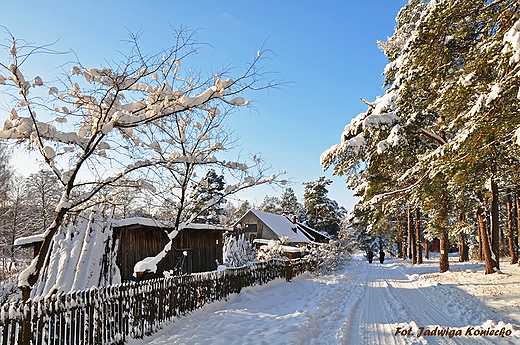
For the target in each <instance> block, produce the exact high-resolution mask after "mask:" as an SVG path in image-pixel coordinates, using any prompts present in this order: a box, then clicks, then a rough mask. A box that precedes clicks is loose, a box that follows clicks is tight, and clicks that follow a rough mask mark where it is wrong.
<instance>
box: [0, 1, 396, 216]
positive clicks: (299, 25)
mask: <svg viewBox="0 0 520 345" xmlns="http://www.w3.org/2000/svg"><path fill="white" fill-rule="evenodd" d="M405 3H406V2H405V1H403V0H378V1H376V0H365V1H153V2H144V1H88V2H80V1H68V2H65V1H10V2H7V3H5V4H2V12H3V13H4V14H9V15H4V16H3V18H2V23H1V24H2V25H4V26H5V27H7V28H8V29H9V30H10V31H11V33H12V34H13V35H14V36H15V37H17V38H23V39H25V40H27V41H29V42H34V43H37V44H46V43H50V42H54V41H55V40H57V39H59V41H58V42H57V43H56V45H55V48H56V49H58V50H62V51H64V50H67V49H69V48H70V49H72V50H74V52H75V53H76V54H77V56H78V57H79V59H80V61H81V62H82V64H83V65H85V66H90V67H99V66H101V65H103V64H104V62H105V61H113V60H117V61H118V60H119V59H120V56H121V55H120V53H119V52H125V51H127V46H126V44H125V42H124V40H126V39H127V38H128V32H134V33H135V32H137V31H139V30H141V31H142V32H143V34H142V40H141V42H142V47H143V50H145V51H146V52H150V53H152V52H158V51H159V50H160V48H162V47H167V46H169V45H171V43H172V42H173V41H172V35H171V34H172V31H171V29H170V26H173V27H176V28H178V27H180V26H188V27H190V28H193V29H200V30H199V32H198V35H197V37H198V40H199V41H200V42H204V43H208V44H209V45H211V46H209V45H208V46H207V47H204V48H203V49H202V51H201V52H200V53H199V54H198V55H197V56H196V57H195V58H194V59H192V62H191V63H192V64H193V66H194V67H196V68H197V69H200V70H203V71H206V72H210V71H211V70H214V71H215V70H220V69H222V67H224V66H228V65H231V66H233V67H234V69H233V71H234V72H235V74H239V73H240V72H241V71H243V70H244V68H245V65H246V63H248V62H250V61H252V59H253V58H254V56H255V54H256V52H257V51H258V50H259V49H260V48H261V46H262V45H263V44H264V43H265V48H267V49H270V50H271V51H272V52H273V54H271V55H270V59H267V60H264V63H263V65H262V66H263V69H264V71H266V72H273V73H272V74H270V76H272V78H274V79H278V80H283V81H285V82H286V84H285V86H283V87H281V88H279V89H274V90H270V91H269V92H267V91H260V92H255V93H248V94H246V95H245V96H246V97H245V98H247V99H250V100H251V101H252V105H253V107H254V109H244V110H241V111H240V112H239V113H236V114H234V115H233V116H232V118H231V119H230V121H229V122H228V124H229V125H230V127H232V128H233V130H234V131H235V134H236V135H237V136H239V137H240V141H239V142H240V147H239V149H240V150H241V151H242V154H247V153H258V152H261V153H262V155H263V156H264V157H265V159H266V160H267V162H269V163H270V164H271V165H272V166H273V172H276V171H281V170H284V169H286V170H287V172H288V174H287V176H288V177H290V178H291V180H292V181H293V182H294V184H293V185H292V186H291V187H293V189H294V190H295V192H296V195H297V196H298V198H299V200H300V201H301V199H302V195H303V187H302V185H301V183H302V182H307V181H313V180H315V179H317V178H318V177H319V176H324V175H325V176H327V177H328V178H331V179H332V180H333V181H334V183H333V184H332V185H330V186H329V197H330V198H332V199H335V200H336V201H338V203H339V204H340V205H343V206H345V207H346V208H347V209H350V207H351V206H352V205H353V204H354V203H355V200H354V199H353V198H352V192H351V191H349V190H347V189H346V187H345V183H344V180H343V178H341V177H332V174H331V172H330V171H328V172H325V173H324V172H323V171H322V167H321V165H320V163H319V157H320V154H321V153H322V152H323V151H325V150H326V149H328V148H329V147H330V146H331V145H333V144H336V143H338V142H339V141H340V134H341V132H342V131H343V128H344V126H345V125H346V124H347V123H349V122H350V120H351V119H352V118H353V117H354V116H356V115H357V114H359V113H361V112H364V111H365V110H366V106H365V105H364V104H363V103H362V102H361V101H360V100H359V98H360V97H363V98H364V99H367V100H373V99H375V97H376V96H377V95H379V94H380V93H381V92H382V89H381V86H382V83H383V77H382V76H381V72H382V71H383V68H384V66H385V65H386V61H387V60H386V58H385V56H384V54H383V53H382V52H381V51H380V50H379V49H378V48H377V43H376V40H385V39H386V38H387V37H388V36H391V35H392V33H393V28H394V26H395V24H396V23H395V17H396V15H397V13H398V11H399V9H400V8H401V7H402V6H404V5H405ZM72 58H73V57H72V56H71V57H70V59H72ZM56 59H58V57H56ZM59 61H60V62H61V63H63V62H66V61H67V59H66V58H65V57H59ZM45 66H48V67H49V68H48V71H47V73H48V74H49V76H52V75H53V76H55V75H56V73H59V70H58V69H54V68H55V67H58V63H53V61H51V60H50V59H49V60H47V61H45ZM185 67H186V66H185ZM39 74H40V75H42V72H41V70H39ZM42 77H44V76H43V75H42ZM44 80H45V78H44ZM6 117H7V113H4V115H1V117H0V118H6ZM2 121H3V120H2ZM16 160H17V161H18V164H16V163H17V162H14V163H15V164H16V165H17V166H18V169H19V170H20V171H21V172H22V173H24V172H25V173H27V172H31V171H29V170H30V168H28V165H26V164H25V163H21V162H25V161H24V160H23V159H22V157H21V156H20V155H18V156H17V158H16ZM266 194H269V195H271V196H278V195H280V194H281V190H276V189H272V188H270V187H260V188H258V189H256V190H249V191H248V192H247V193H243V194H241V195H240V197H242V198H249V199H250V201H252V202H255V201H256V202H257V203H260V202H261V201H262V199H263V198H264V196H265V195H266Z"/></svg>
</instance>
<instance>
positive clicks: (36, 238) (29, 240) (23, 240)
mask: <svg viewBox="0 0 520 345" xmlns="http://www.w3.org/2000/svg"><path fill="white" fill-rule="evenodd" d="M43 239H44V236H43V234H38V235H32V236H26V237H20V238H17V239H16V240H14V245H15V246H24V245H28V244H33V243H38V242H43Z"/></svg>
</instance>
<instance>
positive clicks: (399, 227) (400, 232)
mask: <svg viewBox="0 0 520 345" xmlns="http://www.w3.org/2000/svg"><path fill="white" fill-rule="evenodd" d="M403 237H404V236H403V226H402V224H401V217H399V212H398V213H397V251H398V252H399V257H400V258H402V257H403Z"/></svg>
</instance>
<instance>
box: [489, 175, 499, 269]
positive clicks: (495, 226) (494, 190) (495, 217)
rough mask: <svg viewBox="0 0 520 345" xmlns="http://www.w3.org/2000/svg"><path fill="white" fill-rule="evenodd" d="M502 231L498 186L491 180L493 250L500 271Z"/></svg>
mask: <svg viewBox="0 0 520 345" xmlns="http://www.w3.org/2000/svg"><path fill="white" fill-rule="evenodd" d="M499 234H500V229H499V214H498V186H497V184H496V182H495V181H494V180H493V179H492V180H491V250H492V251H493V254H494V256H495V259H494V261H495V267H496V268H497V269H500V248H499V246H500V238H499Z"/></svg>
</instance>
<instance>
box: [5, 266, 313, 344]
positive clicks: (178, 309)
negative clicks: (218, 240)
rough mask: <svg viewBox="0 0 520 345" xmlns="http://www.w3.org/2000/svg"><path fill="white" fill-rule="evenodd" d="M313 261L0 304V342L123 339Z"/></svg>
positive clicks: (119, 341)
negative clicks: (0, 305)
mask: <svg viewBox="0 0 520 345" xmlns="http://www.w3.org/2000/svg"><path fill="white" fill-rule="evenodd" d="M310 264H311V263H309V261H307V260H306V259H296V260H291V261H284V260H269V261H264V262H256V263H252V264H250V265H247V266H244V267H240V268H227V269H224V270H220V271H213V272H206V273H195V274H190V275H184V276H175V277H170V278H161V279H152V280H145V281H142V282H137V283H136V282H127V283H124V284H120V285H114V286H108V287H103V288H99V289H98V288H91V289H88V290H85V291H75V292H70V293H66V294H65V293H62V294H54V295H52V296H49V297H48V298H45V299H40V300H38V301H31V300H29V301H27V302H26V303H23V302H16V303H11V304H5V305H3V306H2V307H1V310H0V335H1V336H0V344H2V345H4V344H38V345H40V344H59V345H65V344H81V345H83V344H84V345H88V344H123V343H124V342H125V341H126V340H127V339H128V338H129V337H130V338H134V339H136V338H142V337H144V336H148V335H151V334H153V333H154V332H156V331H157V330H158V329H159V328H161V326H162V325H163V324H164V323H165V322H171V321H173V320H174V319H175V318H177V317H179V316H183V315H186V314H188V313H189V312H191V311H193V310H196V309H199V308H202V307H204V305H205V304H207V303H210V302H213V301H217V300H221V299H225V298H226V297H227V296H229V295H230V294H232V293H239V292H240V291H241V290H242V288H244V287H247V286H253V285H259V284H260V285H261V284H265V283H267V282H269V281H271V280H273V279H275V278H284V279H286V280H287V281H290V280H291V279H292V278H293V277H295V276H297V275H299V274H301V273H303V272H305V271H306V270H307V269H308V267H309V265H310Z"/></svg>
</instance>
